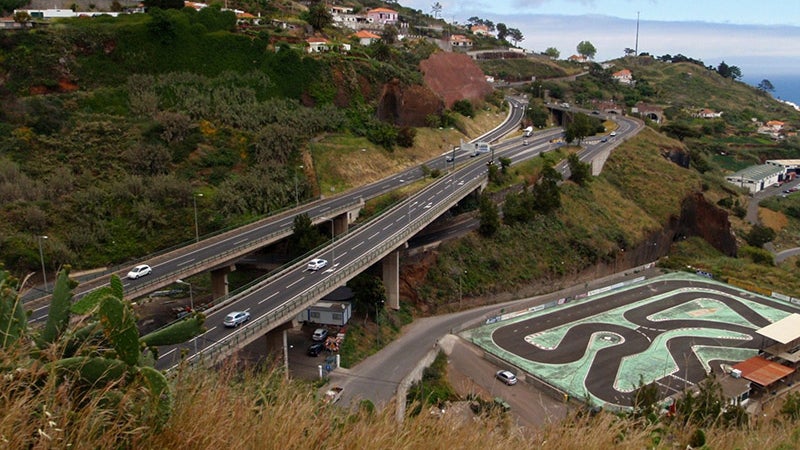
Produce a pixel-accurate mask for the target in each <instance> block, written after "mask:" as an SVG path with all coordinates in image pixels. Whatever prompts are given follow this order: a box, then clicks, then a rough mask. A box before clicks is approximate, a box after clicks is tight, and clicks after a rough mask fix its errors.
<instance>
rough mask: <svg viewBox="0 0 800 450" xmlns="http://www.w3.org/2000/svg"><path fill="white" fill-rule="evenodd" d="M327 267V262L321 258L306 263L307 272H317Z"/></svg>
mask: <svg viewBox="0 0 800 450" xmlns="http://www.w3.org/2000/svg"><path fill="white" fill-rule="evenodd" d="M327 265H328V261H326V260H324V259H321V258H314V259H312V260H311V261H309V262H308V270H319V269H322V268H323V267H325V266H327Z"/></svg>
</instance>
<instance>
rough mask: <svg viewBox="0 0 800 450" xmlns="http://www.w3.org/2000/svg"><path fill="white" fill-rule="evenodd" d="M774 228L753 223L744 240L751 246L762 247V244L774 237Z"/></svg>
mask: <svg viewBox="0 0 800 450" xmlns="http://www.w3.org/2000/svg"><path fill="white" fill-rule="evenodd" d="M775 236H776V234H775V230H773V229H772V228H770V227H766V226H764V225H753V228H752V229H751V230H750V232H749V233H747V234H746V235H745V236H744V240H745V241H747V243H748V244H750V245H752V246H753V247H758V248H762V247H764V244H766V243H767V242H770V241H772V240H773V239H775Z"/></svg>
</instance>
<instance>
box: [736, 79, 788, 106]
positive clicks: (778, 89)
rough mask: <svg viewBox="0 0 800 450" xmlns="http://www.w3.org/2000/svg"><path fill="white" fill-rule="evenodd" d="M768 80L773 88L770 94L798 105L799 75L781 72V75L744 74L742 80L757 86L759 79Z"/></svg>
mask: <svg viewBox="0 0 800 450" xmlns="http://www.w3.org/2000/svg"><path fill="white" fill-rule="evenodd" d="M765 79H766V80H769V82H770V83H772V86H774V87H775V90H774V91H773V92H772V96H773V97H775V98H777V99H780V100H787V101H790V102H792V103H794V104H795V105H800V75H792V74H782V75H758V76H750V77H748V76H745V77H743V78H742V81H744V82H745V83H747V84H749V85H751V86H758V83H761V80H765Z"/></svg>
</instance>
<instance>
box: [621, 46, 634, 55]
mask: <svg viewBox="0 0 800 450" xmlns="http://www.w3.org/2000/svg"><path fill="white" fill-rule="evenodd" d="M624 52H625V56H632V55H633V54H634V53H636V50H634V49H632V48H630V47H625V50H624Z"/></svg>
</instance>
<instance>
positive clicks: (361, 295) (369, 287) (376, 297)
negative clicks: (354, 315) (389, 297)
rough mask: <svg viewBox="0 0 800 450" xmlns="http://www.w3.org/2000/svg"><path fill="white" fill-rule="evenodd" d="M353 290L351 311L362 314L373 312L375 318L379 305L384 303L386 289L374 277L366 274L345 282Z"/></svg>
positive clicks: (377, 278)
mask: <svg viewBox="0 0 800 450" xmlns="http://www.w3.org/2000/svg"><path fill="white" fill-rule="evenodd" d="M347 287H349V288H350V289H352V290H353V309H354V310H356V311H361V312H364V313H367V312H370V311H371V312H374V313H375V314H376V316H375V317H377V312H378V309H379V305H380V304H381V303H384V302H385V301H386V287H385V286H384V285H383V281H382V280H381V279H380V278H379V277H376V276H375V275H371V274H368V273H366V272H364V273H361V274H359V275H356V277H355V278H353V279H352V280H350V281H348V282H347Z"/></svg>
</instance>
